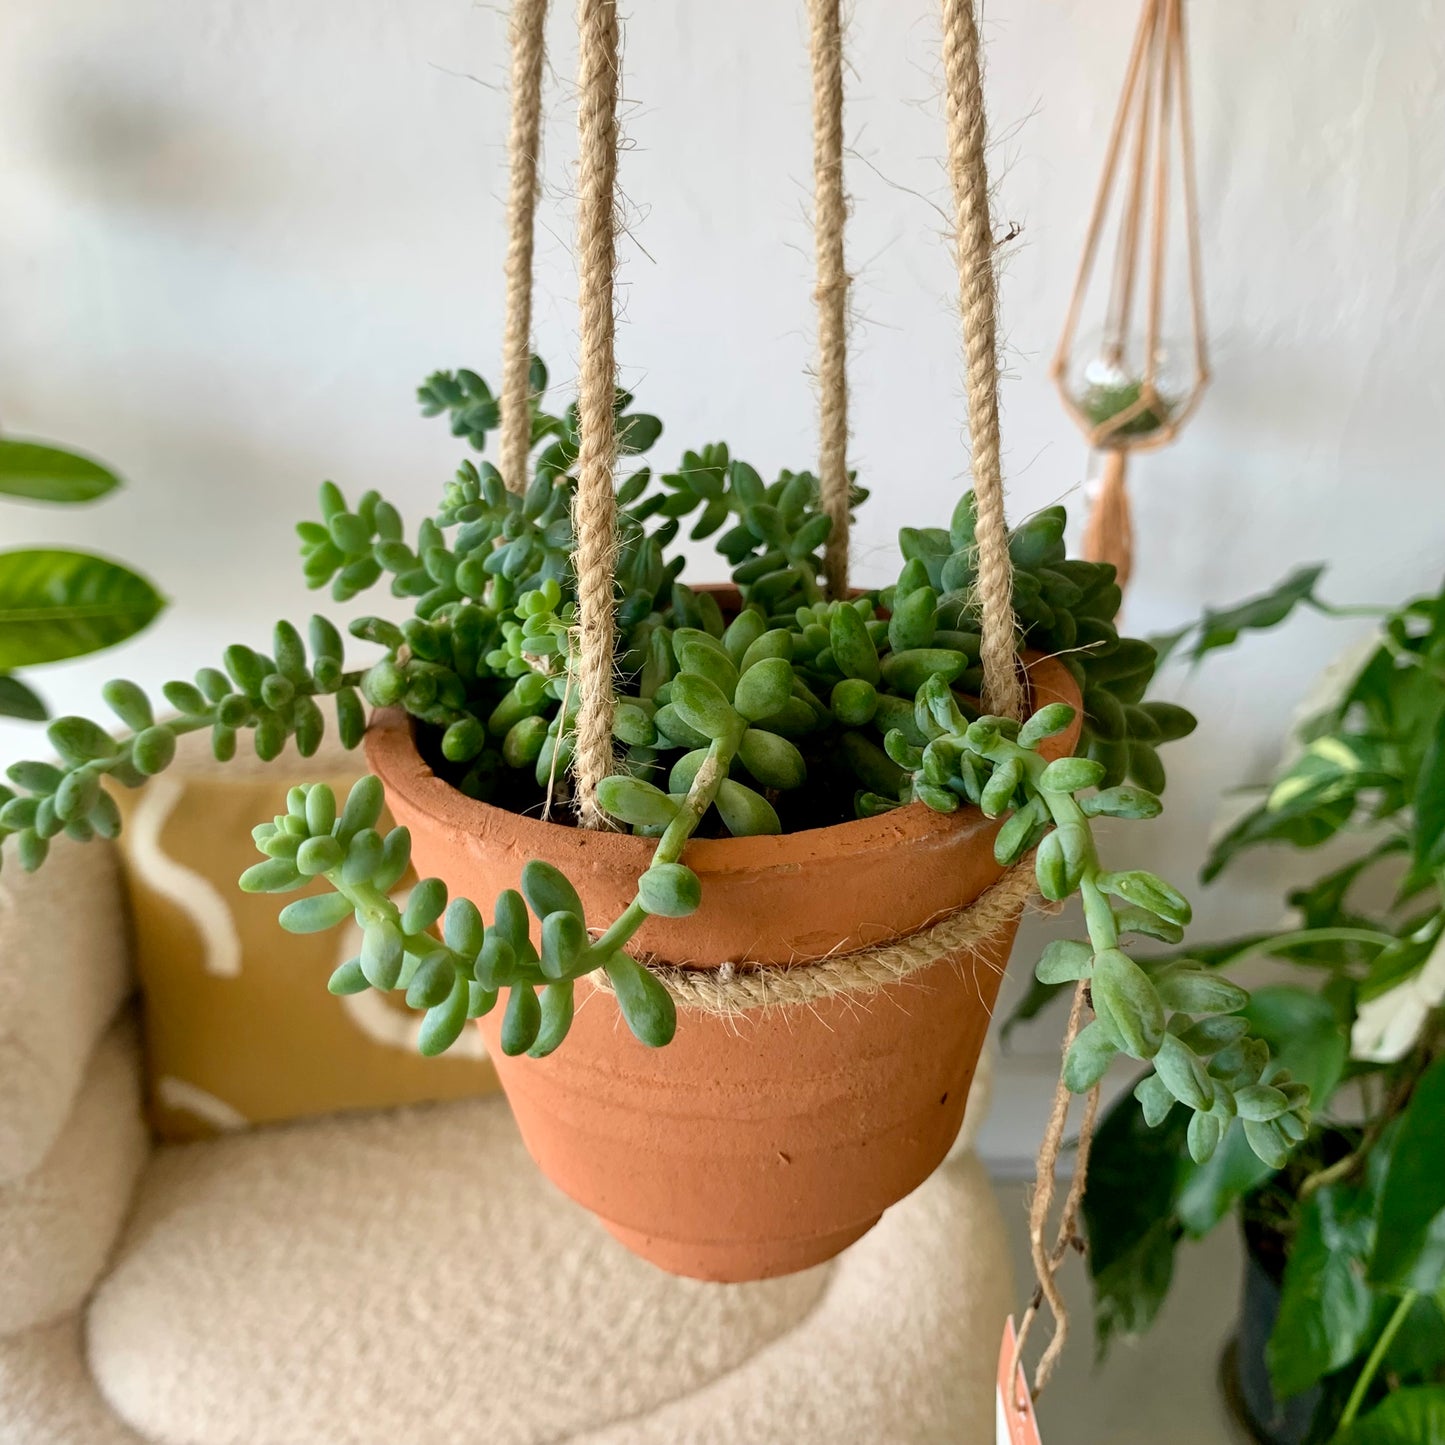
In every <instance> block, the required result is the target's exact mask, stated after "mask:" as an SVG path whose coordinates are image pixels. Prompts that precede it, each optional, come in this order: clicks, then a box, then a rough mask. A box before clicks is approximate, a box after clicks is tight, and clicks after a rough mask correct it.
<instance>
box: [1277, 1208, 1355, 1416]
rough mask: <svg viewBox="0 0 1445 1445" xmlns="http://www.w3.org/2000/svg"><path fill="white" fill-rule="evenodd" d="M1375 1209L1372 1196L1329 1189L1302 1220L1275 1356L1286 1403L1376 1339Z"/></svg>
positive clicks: (1287, 1272) (1286, 1284)
mask: <svg viewBox="0 0 1445 1445" xmlns="http://www.w3.org/2000/svg"><path fill="white" fill-rule="evenodd" d="M1374 1203H1375V1199H1374V1193H1373V1191H1372V1190H1370V1189H1352V1188H1348V1187H1346V1186H1327V1187H1325V1188H1323V1189H1318V1190H1316V1191H1315V1193H1314V1194H1313V1195H1311V1196H1310V1199H1309V1202H1308V1203H1307V1204H1306V1205H1305V1206H1304V1208H1303V1210H1302V1212H1301V1214H1300V1220H1299V1228H1298V1231H1297V1233H1296V1235H1295V1240H1294V1244H1293V1246H1292V1247H1291V1249H1290V1255H1289V1263H1288V1265H1287V1267H1286V1269H1285V1274H1284V1285H1283V1289H1282V1292H1281V1295H1280V1305H1279V1318H1278V1321H1277V1322H1276V1324H1275V1328H1274V1332H1273V1334H1272V1335H1271V1337H1270V1341H1269V1348H1268V1351H1267V1359H1268V1363H1269V1371H1270V1379H1271V1380H1272V1382H1273V1384H1274V1391H1275V1394H1276V1395H1277V1396H1279V1398H1280V1399H1287V1398H1289V1397H1290V1396H1291V1395H1298V1394H1302V1393H1303V1392H1304V1391H1305V1390H1308V1389H1309V1388H1310V1387H1311V1386H1312V1385H1314V1384H1316V1383H1317V1382H1318V1381H1319V1380H1320V1379H1321V1378H1322V1377H1323V1376H1325V1375H1328V1374H1331V1373H1332V1372H1333V1371H1335V1370H1338V1369H1341V1368H1342V1367H1343V1366H1345V1365H1346V1364H1348V1363H1349V1361H1350V1360H1352V1359H1353V1358H1354V1357H1355V1355H1356V1354H1357V1353H1358V1351H1359V1350H1360V1348H1361V1347H1362V1346H1363V1345H1364V1343H1365V1341H1366V1339H1367V1338H1368V1337H1369V1332H1370V1322H1371V1317H1372V1314H1373V1305H1374V1296H1373V1293H1372V1291H1371V1290H1370V1287H1369V1285H1368V1284H1367V1283H1366V1282H1365V1260H1366V1259H1367V1258H1368V1256H1369V1252H1370V1248H1371V1246H1372V1245H1373V1243H1374V1239H1375V1220H1374Z"/></svg>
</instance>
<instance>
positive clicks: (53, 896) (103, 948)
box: [0, 838, 130, 1184]
mask: <svg viewBox="0 0 1445 1445" xmlns="http://www.w3.org/2000/svg"><path fill="white" fill-rule="evenodd" d="M5 853H6V857H5V864H4V867H3V869H0V1184H4V1183H7V1182H9V1181H11V1180H15V1179H19V1178H20V1177H21V1176H23V1175H25V1174H28V1173H30V1171H31V1170H32V1169H34V1168H35V1166H36V1165H37V1164H39V1163H40V1161H41V1160H42V1159H43V1158H44V1157H45V1155H46V1154H47V1153H48V1152H49V1150H50V1147H51V1145H52V1144H54V1142H55V1139H56V1136H57V1135H58V1134H59V1133H60V1130H61V1126H62V1125H63V1124H64V1123H65V1120H66V1117H67V1115H69V1113H70V1107H71V1104H72V1103H73V1102H74V1100H75V1095H76V1091H77V1090H78V1089H79V1088H80V1081H81V1079H82V1078H83V1077H84V1074H85V1068H86V1064H87V1063H88V1062H89V1060H90V1055H91V1052H92V1050H93V1049H94V1048H95V1043H96V1040H97V1039H98V1038H99V1037H100V1036H101V1034H102V1033H104V1032H105V1028H106V1025H107V1024H109V1023H110V1021H111V1019H113V1018H114V1017H115V1012H116V1009H117V1008H119V1007H120V1003H121V1000H122V999H123V998H124V997H125V996H126V994H127V993H128V992H129V990H130V973H129V963H128V947H127V937H126V924H125V911H124V908H123V906H122V902H121V893H120V883H119V879H118V876H117V873H116V863H115V853H114V851H113V850H112V849H111V848H110V847H109V846H108V845H106V844H104V843H85V844H81V843H72V842H70V841H68V840H67V839H65V838H57V839H56V840H55V842H54V843H53V844H52V845H51V850H50V858H49V860H48V861H47V862H46V864H45V866H44V867H43V868H42V869H41V870H40V871H39V872H38V873H32V874H27V873H24V872H22V871H21V869H20V866H19V864H18V862H17V861H16V859H15V855H14V847H13V845H9V846H7V847H6V850H5Z"/></svg>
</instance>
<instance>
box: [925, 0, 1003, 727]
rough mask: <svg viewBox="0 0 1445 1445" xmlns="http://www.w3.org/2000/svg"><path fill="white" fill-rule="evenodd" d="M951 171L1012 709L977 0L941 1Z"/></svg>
mask: <svg viewBox="0 0 1445 1445" xmlns="http://www.w3.org/2000/svg"><path fill="white" fill-rule="evenodd" d="M942 4H943V74H944V84H945V109H946V111H947V115H948V174H949V179H950V180H951V181H952V183H953V206H954V230H955V240H956V244H957V249H958V299H959V309H960V311H961V312H962V314H963V347H964V355H965V361H966V369H965V382H966V385H967V389H968V439H969V446H970V450H971V452H972V457H973V490H974V498H975V501H976V502H977V506H978V526H977V531H976V533H975V535H976V537H977V541H978V593H979V604H980V607H981V610H982V618H981V623H980V630H981V632H982V634H983V648H982V653H983V700H984V704H985V706H986V707H987V708H988V710H989V711H990V712H993V713H996V714H998V715H999V716H1001V717H1010V718H1016V717H1018V716H1019V715H1020V713H1021V711H1022V706H1023V688H1022V685H1021V684H1020V682H1019V675H1018V665H1017V656H1016V636H1015V633H1016V625H1015V622H1014V612H1013V564H1012V563H1011V562H1010V560H1009V551H1008V524H1007V522H1006V521H1005V520H1004V504H1003V466H1002V460H1001V457H1000V452H999V430H998V320H997V316H996V314H995V305H996V301H997V295H998V288H997V283H996V274H995V270H994V256H993V253H994V245H993V226H992V224H991V222H990V219H989V193H988V165H987V161H986V158H985V154H984V146H985V142H986V138H987V136H986V124H985V116H984V103H983V77H982V69H981V65H980V61H979V40H978V24H977V22H976V20H975V19H974V12H973V0H942Z"/></svg>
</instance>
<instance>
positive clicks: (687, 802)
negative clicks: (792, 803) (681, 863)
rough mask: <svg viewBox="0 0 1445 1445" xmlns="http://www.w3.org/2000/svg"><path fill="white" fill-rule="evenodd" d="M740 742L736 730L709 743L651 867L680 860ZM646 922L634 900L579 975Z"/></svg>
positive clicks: (588, 955)
mask: <svg viewBox="0 0 1445 1445" xmlns="http://www.w3.org/2000/svg"><path fill="white" fill-rule="evenodd" d="M742 740H743V738H742V730H741V729H739V730H737V731H736V732H735V733H725V734H723V736H721V737H716V738H714V739H713V740H712V742H711V743H710V744H709V746H708V750H707V757H706V758H705V759H704V760H703V764H702V766H701V767H700V768H699V769H698V770H697V774H696V776H695V777H694V778H693V780H692V786H691V787H690V788H689V789H688V790H687V797H686V798H684V799H683V803H682V806H681V807H680V808H679V809H678V810H677V815H676V816H675V817H674V818H673V820H672V822H670V823H669V824H668V825H667V828H666V829H665V830H664V832H663V834H662V837H661V838H659V839H658V841H657V847H656V849H655V850H654V851H653V854H652V863H651V864H650V865H649V866H650V867H655V866H656V865H657V864H659V863H676V862H677V861H678V859H679V858H681V857H682V850H683V849H684V848H685V847H686V846H687V841H688V839H689V838H691V837H692V835H693V834H694V833H695V832H696V831H697V826H698V824H699V823H701V822H702V819H703V814H704V813H706V812H707V810H708V809H709V808H710V807H712V804H713V800H714V799H715V798H716V797H717V794H718V789H719V788H720V787H721V786H722V784H723V780H724V779H725V778H726V777H727V775H728V769H729V767H731V766H732V760H733V754H735V753H736V752H737V750H738V746H739V744H740V743H741V742H742ZM646 921H647V910H646V909H645V908H643V906H642V904H641V902H640V901H639V900H638V899H637V898H635V897H634V898H633V900H632V902H631V903H629V904H628V905H627V907H626V908H625V909H623V911H622V912H621V913H620V914H619V915H618V917H617V918H616V920H615V921H614V922H613V924H612V926H611V927H610V928H608V930H607V931H606V932H605V933H604V934H603V935H602V936H601V937H600V938H599V939H598V940H597V941H596V943H594V944H593V945H592V947H591V948H589V949H588V950H587V952H586V953H585V954H583V956H582V961H581V964H580V965H579V974H581V973H590V972H591V971H592V970H593V969H594V968H598V967H599V966H601V965H602V964H604V963H605V962H606V961H607V959H608V958H609V957H610V956H611V955H612V954H614V953H616V952H618V950H619V949H621V948H624V947H625V946H626V945H627V943H628V941H629V940H630V939H631V938H632V935H633V934H634V933H636V932H637V930H638V929H639V928H641V927H642V925H643V924H644V923H645V922H646Z"/></svg>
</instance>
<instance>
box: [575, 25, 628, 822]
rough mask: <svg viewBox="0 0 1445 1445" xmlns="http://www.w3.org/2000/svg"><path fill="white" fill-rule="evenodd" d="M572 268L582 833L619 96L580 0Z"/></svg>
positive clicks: (607, 650) (605, 598)
mask: <svg viewBox="0 0 1445 1445" xmlns="http://www.w3.org/2000/svg"><path fill="white" fill-rule="evenodd" d="M577 23H578V30H579V43H580V54H579V66H578V82H577V84H578V110H577V141H578V158H577V188H578V201H577V253H578V256H577V260H578V286H577V290H578V301H577V308H578V328H577V329H578V348H579V352H580V356H579V367H578V398H577V416H578V432H579V450H578V457H577V496H576V500H575V502H574V504H573V524H574V528H575V531H576V537H577V549H576V554H575V563H576V569H577V635H578V642H577V651H578V664H577V691H578V697H579V706H578V710H577V743H576V752H575V754H574V762H573V772H574V776H575V778H576V784H577V812H578V818H579V821H580V822H581V823H582V825H583V826H584V827H588V828H603V827H606V826H608V821H607V817H606V815H605V814H604V813H603V812H602V810H601V809H600V808H599V807H598V806H597V788H598V785H599V784H600V783H601V782H602V780H603V778H605V777H606V776H607V775H608V774H609V773H611V772H612V769H613V752H612V715H613V712H614V709H615V707H616V697H615V694H614V692H613V678H612V669H613V650H614V648H615V646H616V641H617V602H616V597H615V595H614V581H613V567H614V565H615V563H616V554H617V496H616V493H615V492H614V490H613V471H614V468H615V466H616V462H617V434H616V424H615V418H614V415H613V398H614V396H615V395H616V387H617V357H616V349H615V342H616V325H617V321H616V314H615V310H614V299H613V282H614V278H615V272H616V268H617V219H616V204H617V200H616V193H617V91H618V69H619V55H618V52H619V34H618V23H617V5H616V0H579V5H578V19H577Z"/></svg>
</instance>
